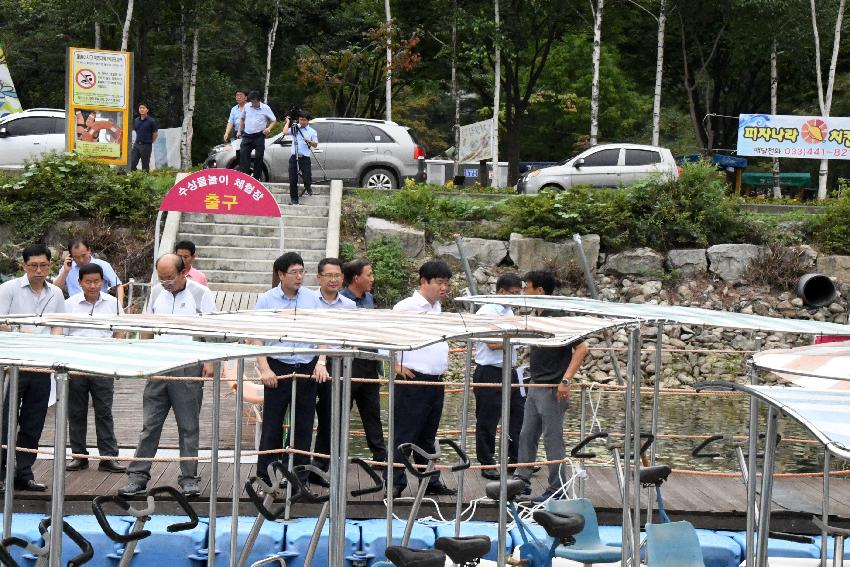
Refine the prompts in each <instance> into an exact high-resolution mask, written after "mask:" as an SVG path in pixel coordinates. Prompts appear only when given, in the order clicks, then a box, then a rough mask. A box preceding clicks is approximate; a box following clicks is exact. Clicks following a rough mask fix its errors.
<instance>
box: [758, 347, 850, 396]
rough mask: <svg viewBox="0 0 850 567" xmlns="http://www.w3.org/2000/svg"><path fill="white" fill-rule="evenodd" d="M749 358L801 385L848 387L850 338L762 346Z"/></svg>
mask: <svg viewBox="0 0 850 567" xmlns="http://www.w3.org/2000/svg"><path fill="white" fill-rule="evenodd" d="M752 361H753V365H754V366H755V367H756V368H760V369H763V370H769V371H771V372H775V373H777V374H778V375H780V376H782V377H783V378H785V379H786V380H789V381H790V382H793V383H794V384H797V385H798V386H802V387H804V388H813V389H823V390H825V389H839V390H850V342H836V343H825V344H820V345H810V346H804V347H797V348H790V349H775V350H765V351H762V352H757V353H755V354H754V355H753V356H752Z"/></svg>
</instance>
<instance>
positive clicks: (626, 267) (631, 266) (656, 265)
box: [602, 248, 664, 276]
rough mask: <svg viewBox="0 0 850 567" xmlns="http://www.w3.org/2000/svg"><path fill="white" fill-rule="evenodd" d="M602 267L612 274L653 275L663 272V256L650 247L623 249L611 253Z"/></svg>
mask: <svg viewBox="0 0 850 567" xmlns="http://www.w3.org/2000/svg"><path fill="white" fill-rule="evenodd" d="M602 269H603V271H605V272H607V273H614V274H623V275H637V276H653V275H658V274H660V273H663V272H664V257H663V256H662V255H661V254H659V253H658V252H656V251H655V250H653V249H652V248H636V249H634V250H625V251H623V252H620V253H619V254H611V255H610V256H609V257H608V261H607V262H605V265H604V266H603V267H602Z"/></svg>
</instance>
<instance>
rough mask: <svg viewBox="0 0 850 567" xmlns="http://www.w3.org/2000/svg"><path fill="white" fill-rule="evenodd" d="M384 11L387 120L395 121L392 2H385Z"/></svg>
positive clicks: (387, 0) (388, 0)
mask: <svg viewBox="0 0 850 567" xmlns="http://www.w3.org/2000/svg"><path fill="white" fill-rule="evenodd" d="M384 11H385V12H386V16H387V81H386V85H385V87H384V88H385V89H386V98H387V108H386V111H387V120H392V119H393V34H392V31H393V18H392V14H391V13H390V0H384Z"/></svg>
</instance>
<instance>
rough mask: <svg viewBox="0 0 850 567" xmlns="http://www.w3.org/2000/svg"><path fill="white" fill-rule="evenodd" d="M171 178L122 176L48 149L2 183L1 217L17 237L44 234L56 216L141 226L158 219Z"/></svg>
mask: <svg viewBox="0 0 850 567" xmlns="http://www.w3.org/2000/svg"><path fill="white" fill-rule="evenodd" d="M172 183H173V178H167V177H164V176H151V175H148V174H145V173H143V172H134V173H130V174H127V175H123V174H119V173H117V172H116V171H115V170H113V169H112V168H110V167H109V166H108V165H105V164H101V163H97V162H94V161H91V160H84V159H80V158H78V157H77V156H74V155H72V154H51V155H48V156H47V157H45V158H43V159H41V160H39V161H36V162H33V163H30V164H28V165H27V167H26V169H25V171H24V173H23V174H22V175H20V177H18V178H16V179H15V180H14V181H10V182H8V183H5V184H3V185H0V222H4V223H9V224H11V225H12V226H13V228H14V231H15V237H16V238H18V239H21V240H39V239H42V238H43V237H44V236H45V234H46V233H47V231H48V230H49V229H50V227H51V226H52V225H53V224H55V223H56V221H60V220H73V219H79V218H96V219H102V220H108V221H114V222H116V223H118V224H121V225H123V226H127V227H131V228H132V227H140V226H144V225H148V224H150V223H152V222H153V220H154V218H156V212H157V210H158V209H159V204H160V201H161V199H162V196H163V195H164V194H165V193H166V192H167V190H168V189H169V188H170V187H171V185H172Z"/></svg>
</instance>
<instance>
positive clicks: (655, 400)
mask: <svg viewBox="0 0 850 567" xmlns="http://www.w3.org/2000/svg"><path fill="white" fill-rule="evenodd" d="M663 335H664V325H663V324H662V323H658V326H657V327H656V331H655V385H654V387H653V391H652V431H650V433H652V436H653V438H654V441H653V443H652V446H651V447H650V448H649V466H651V467H654V466H655V456H656V453H657V451H658V442H659V440H658V412H659V409H660V406H661V343H662V341H661V339H662V337H663ZM646 496H647V497H646V521H647V523H649V522H651V521H652V508H653V506H652V505H653V501H652V487H650V488H647V493H646Z"/></svg>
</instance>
